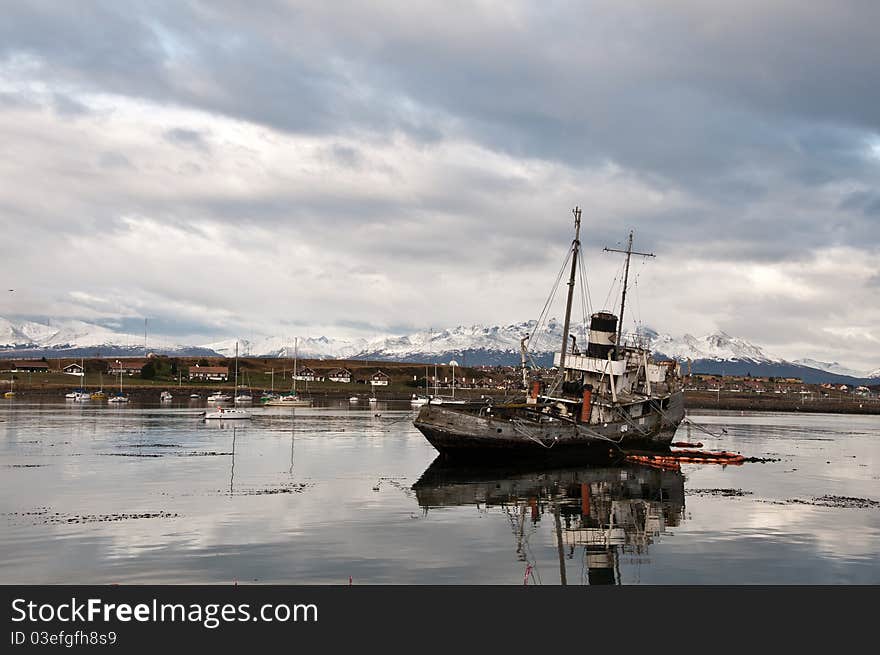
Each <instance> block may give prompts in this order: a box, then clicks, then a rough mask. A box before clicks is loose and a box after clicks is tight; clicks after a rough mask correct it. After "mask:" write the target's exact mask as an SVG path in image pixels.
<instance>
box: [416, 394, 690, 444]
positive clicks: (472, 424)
mask: <svg viewBox="0 0 880 655" xmlns="http://www.w3.org/2000/svg"><path fill="white" fill-rule="evenodd" d="M640 405H641V406H642V409H641V411H640V412H639V416H638V417H628V416H626V415H625V413H626V412H627V411H628V410H627V408H626V407H625V406H624V407H621V408H620V413H621V418H620V419H619V420H609V421H604V422H601V423H579V422H577V421H574V420H569V419H565V418H562V417H554V416H552V415H551V414H547V413H544V412H542V411H540V409H539V408H534V407H529V406H528V405H520V404H512V405H497V406H486V405H483V406H468V405H458V406H452V405H434V404H428V405H424V406H423V407H422V408H421V410H420V411H419V414H418V417H417V418H416V419H415V421H414V424H415V427H416V428H418V429H419V431H421V433H422V434H423V435H425V438H426V439H427V440H428V441H429V442H430V443H431V445H432V446H434V448H436V449H437V451H439V452H440V453H441V454H442V455H446V456H457V457H479V456H492V457H497V456H499V455H507V456H512V457H516V456H528V457H534V456H540V457H544V458H551V457H557V456H559V457H563V456H564V457H575V456H583V457H585V458H602V459H607V458H611V459H614V458H617V457H619V456H620V455H621V454H623V453H624V451H627V450H667V449H668V448H669V444H670V443H671V442H672V439H673V437H674V435H675V431H676V429H677V428H678V425H679V423H680V422H681V421H682V419H683V418H684V400H683V396H682V393H681V391H676V392H674V393H671V394H669V395H667V396H662V397H655V398H650V399H647V400H644V401H642V402H641V403H640Z"/></svg>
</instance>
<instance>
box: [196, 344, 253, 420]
mask: <svg viewBox="0 0 880 655" xmlns="http://www.w3.org/2000/svg"><path fill="white" fill-rule="evenodd" d="M235 388H238V342H237V341H236V342H235ZM227 399H228V396H227ZM208 400H210V398H208ZM249 418H251V415H250V412H246V411H244V410H243V409H235V408H231V409H226V408H225V407H218V408H217V410H216V411H214V412H205V420H206V421H207V420H210V419H220V420H225V421H231V420H242V419H245V420H246V419H249Z"/></svg>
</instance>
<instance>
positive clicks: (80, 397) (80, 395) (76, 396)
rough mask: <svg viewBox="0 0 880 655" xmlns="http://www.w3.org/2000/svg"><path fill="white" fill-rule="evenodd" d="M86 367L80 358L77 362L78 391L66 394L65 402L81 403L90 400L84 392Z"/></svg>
mask: <svg viewBox="0 0 880 655" xmlns="http://www.w3.org/2000/svg"><path fill="white" fill-rule="evenodd" d="M85 380H86V366H85V360H84V359H82V358H80V360H79V389H77V390H76V391H71V392H70V393H68V394H66V395H65V396H64V397H65V398H66V399H67V400H73V401H74V402H78V403H82V402H85V401H87V400H91V394H89V392H88V391H86V382H85Z"/></svg>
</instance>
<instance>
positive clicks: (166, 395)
mask: <svg viewBox="0 0 880 655" xmlns="http://www.w3.org/2000/svg"><path fill="white" fill-rule="evenodd" d="M173 399H174V396H172V395H171V392H169V391H163V392H162V393H160V394H159V402H163V403H168V402H171V401H172V400H173Z"/></svg>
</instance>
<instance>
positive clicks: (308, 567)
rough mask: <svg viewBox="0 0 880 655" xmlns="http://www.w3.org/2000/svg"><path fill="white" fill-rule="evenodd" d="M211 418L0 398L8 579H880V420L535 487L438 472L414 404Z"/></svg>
mask: <svg viewBox="0 0 880 655" xmlns="http://www.w3.org/2000/svg"><path fill="white" fill-rule="evenodd" d="M203 409H204V407H203V406H199V405H195V404H194V405H190V406H188V405H186V404H183V405H179V404H175V405H174V406H172V407H171V408H159V407H137V406H130V407H125V408H114V407H108V406H107V405H106V404H98V403H92V404H85V405H77V404H73V403H67V404H64V403H57V404H51V405H49V404H42V405H38V404H31V403H26V402H24V401H22V400H15V401H9V400H6V401H2V402H0V525H2V531H0V583H166V582H167V583H196V582H210V583H215V582H216V583H231V582H234V581H238V582H241V583H246V582H260V583H269V582H277V583H321V584H325V583H326V584H348V581H349V577H351V578H352V580H353V582H354V584H370V583H395V584H396V583H450V584H458V583H480V584H483V583H486V584H488V583H498V584H522V583H523V580H524V579H525V578H528V581H529V584H538V583H543V584H559V583H560V580H561V579H562V578H563V577H564V579H565V582H567V583H568V584H588V583H589V584H597V583H608V582H620V583H623V584H640V583H642V584H649V583H654V584H657V583H660V584H663V583H678V584H688V583H696V584H702V583H733V584H740V583H795V584H798V583H832V584H835V583H857V584H861V583H874V584H876V583H880V564H878V560H877V553H878V552H880V507H878V505H877V504H876V503H874V504H871V503H869V502H866V501H878V500H880V481H878V480H880V417H862V416H840V415H796V414H769V413H761V414H740V413H735V414H734V413H729V414H721V413H715V414H710V413H708V412H696V411H695V412H693V413H692V415H691V418H692V419H694V420H695V421H699V422H700V423H703V424H706V425H707V426H708V427H709V429H710V430H711V431H713V432H720V430H721V429H722V428H724V429H726V431H727V434H724V435H721V436H720V437H718V438H715V437H712V436H708V435H706V434H704V433H702V432H699V431H697V430H692V432H691V433H690V434H688V430H687V428H685V427H682V428H681V429H680V430H679V434H678V438H679V439H688V440H691V441H697V440H699V441H702V442H703V443H704V444H705V447H706V448H712V449H719V448H723V449H728V450H735V451H741V452H742V453H744V454H746V455H752V456H758V457H773V458H779V459H780V460H781V461H778V462H773V463H752V464H745V465H742V466H728V467H721V466H712V465H693V464H687V465H683V466H682V467H681V470H680V471H661V470H657V469H652V468H646V467H637V466H627V467H617V468H588V467H575V468H567V469H563V468H559V469H554V470H540V471H535V470H531V471H530V470H510V469H503V468H497V469H485V468H481V469H462V468H452V469H450V468H448V467H447V468H444V467H441V466H438V465H437V464H432V462H433V460H434V458H435V451H434V450H433V448H432V447H431V446H430V445H429V444H428V443H427V442H426V441H425V440H424V438H423V437H422V436H421V435H420V433H418V431H416V430H415V428H413V426H412V423H411V420H412V418H413V416H414V410H411V409H410V408H409V407H408V405H406V404H404V403H401V404H394V403H389V404H387V405H385V404H381V403H380V405H379V407H378V408H376V409H372V410H371V409H369V408H368V407H367V406H366V405H365V404H363V403H362V404H361V405H359V406H358V405H355V406H349V404H348V403H347V402H346V403H341V404H338V405H331V406H327V407H320V408H318V407H316V408H297V409H295V410H292V409H290V408H254V410H253V412H254V419H253V420H252V421H250V422H246V423H241V424H236V425H234V424H233V423H229V424H222V425H217V424H216V423H215V424H206V423H205V422H204V421H202V420H200V419H199V418H198V417H197V414H198V412H199V411H202V410H203ZM377 413H378V414H379V415H378V416H377V415H376V414H377ZM838 497H848V498H858V499H863V501H860V502H854V501H845V500H841V499H840V498H838ZM853 505H861V506H853ZM865 505H867V506H865Z"/></svg>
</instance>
